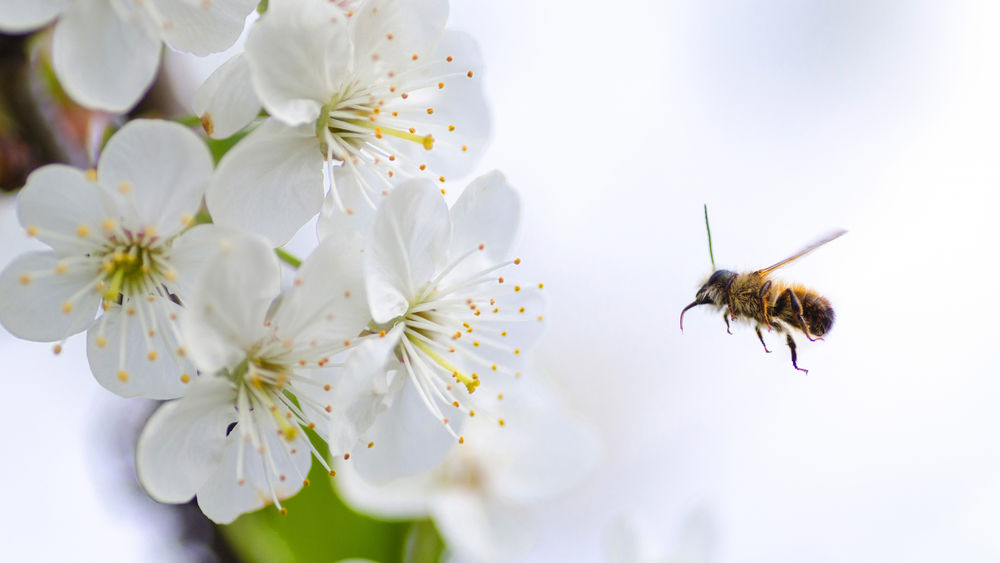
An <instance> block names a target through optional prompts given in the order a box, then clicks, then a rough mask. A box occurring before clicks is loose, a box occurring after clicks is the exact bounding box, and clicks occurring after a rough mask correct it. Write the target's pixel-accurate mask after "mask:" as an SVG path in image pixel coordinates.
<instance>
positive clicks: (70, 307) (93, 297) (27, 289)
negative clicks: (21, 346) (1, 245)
mask: <svg viewBox="0 0 1000 563" xmlns="http://www.w3.org/2000/svg"><path fill="white" fill-rule="evenodd" d="M60 264H63V265H64V266H66V265H65V263H64V261H63V259H61V258H60V257H59V256H56V255H55V254H54V253H52V252H30V253H27V254H22V255H20V256H18V257H17V258H15V259H14V260H13V261H11V263H10V264H8V265H7V267H6V268H4V270H3V272H2V273H0V295H2V296H3V299H0V324H3V326H4V327H5V328H6V329H7V330H9V331H10V332H11V334H13V335H14V336H17V337H19V338H24V339H25V340H34V341H37V342H52V341H55V340H62V339H63V338H66V337H67V336H70V335H73V334H76V333H78V332H80V331H82V330H84V329H85V328H87V327H88V326H90V323H92V322H93V321H94V316H95V315H96V314H97V306H98V304H99V303H100V301H101V294H100V292H99V291H97V290H96V289H95V285H96V282H97V272H96V269H89V268H88V267H87V266H88V265H87V264H84V265H80V264H76V265H73V266H66V269H65V271H63V270H62V269H61V268H60ZM57 268H58V269H59V270H58V271H61V272H62V273H58V272H57Z"/></svg>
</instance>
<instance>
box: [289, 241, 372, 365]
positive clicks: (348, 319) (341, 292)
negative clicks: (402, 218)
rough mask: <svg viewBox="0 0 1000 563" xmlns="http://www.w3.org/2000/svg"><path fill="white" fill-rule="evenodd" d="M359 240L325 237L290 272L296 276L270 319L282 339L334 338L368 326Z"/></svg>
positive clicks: (342, 336) (308, 340)
mask: <svg viewBox="0 0 1000 563" xmlns="http://www.w3.org/2000/svg"><path fill="white" fill-rule="evenodd" d="M362 252H364V241H363V240H362V239H361V237H360V236H359V235H357V234H355V235H353V236H349V233H344V234H343V236H341V237H336V238H329V239H327V240H325V241H323V243H321V244H320V245H319V246H318V247H316V250H314V251H313V253H312V254H310V255H309V258H307V259H306V260H305V261H304V262H303V263H302V265H301V266H300V267H299V269H298V270H297V271H296V272H295V280H294V282H293V284H292V287H291V289H289V290H288V291H287V292H286V293H285V295H284V296H283V297H282V301H281V305H280V306H279V307H278V308H277V310H276V311H275V313H274V315H273V316H272V318H271V322H272V324H274V325H275V326H276V327H277V334H278V335H279V337H281V338H282V339H291V340H294V341H296V342H300V343H301V344H302V345H303V346H305V345H307V343H308V342H311V341H315V340H319V341H333V342H339V341H341V340H345V339H352V338H354V337H355V336H357V335H358V333H360V332H361V331H362V330H364V329H365V327H367V326H368V321H369V320H370V317H369V315H368V302H367V301H366V299H365V292H364V282H363V281H362V279H361V257H362Z"/></svg>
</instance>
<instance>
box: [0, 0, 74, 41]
mask: <svg viewBox="0 0 1000 563" xmlns="http://www.w3.org/2000/svg"><path fill="white" fill-rule="evenodd" d="M67 3H69V0H0V31H3V32H4V33H22V32H25V31H31V30H34V29H38V28H39V27H42V26H43V25H45V24H47V23H49V22H50V21H52V20H53V19H55V17H56V16H58V15H59V12H61V11H62V10H63V8H64V7H65V6H66V4H67Z"/></svg>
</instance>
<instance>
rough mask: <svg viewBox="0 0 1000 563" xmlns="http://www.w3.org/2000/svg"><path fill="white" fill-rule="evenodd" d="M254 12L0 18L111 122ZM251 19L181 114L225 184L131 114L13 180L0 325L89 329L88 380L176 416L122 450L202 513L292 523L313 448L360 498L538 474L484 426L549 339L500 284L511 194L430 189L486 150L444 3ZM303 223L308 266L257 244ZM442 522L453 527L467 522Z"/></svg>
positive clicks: (531, 292) (62, 333) (17, 13)
mask: <svg viewBox="0 0 1000 563" xmlns="http://www.w3.org/2000/svg"><path fill="white" fill-rule="evenodd" d="M254 5H256V2H252V1H248V0H213V1H207V0H206V1H201V2H195V1H193V0H135V1H129V2H116V1H114V0H110V1H108V0H64V1H61V2H60V1H55V0H47V1H44V2H41V1H39V2H36V3H16V2H11V1H7V0H0V29H5V30H18V31H24V30H30V29H32V28H35V27H38V26H41V25H44V24H46V23H48V22H51V21H53V20H54V21H55V22H56V23H55V33H54V37H53V42H54V61H55V69H56V74H57V76H58V78H59V79H60V80H61V81H62V82H63V85H64V87H65V88H66V91H67V92H68V93H69V94H70V95H71V96H73V97H75V98H76V99H78V101H80V102H81V103H83V104H87V105H91V106H94V107H98V108H103V109H106V110H110V111H122V110H124V109H127V108H128V107H130V106H131V105H132V104H134V103H135V101H136V99H137V98H138V96H139V95H140V94H141V93H142V91H143V90H144V89H145V88H146V86H148V84H149V83H150V81H151V80H152V76H153V73H154V72H155V69H156V61H158V57H159V51H160V46H159V45H160V43H159V42H160V41H161V40H162V41H165V42H167V44H168V45H170V46H172V47H174V48H178V49H184V50H189V51H191V52H194V53H197V54H205V53H208V52H214V51H219V50H221V49H224V48H226V47H228V46H229V45H230V44H231V43H232V42H233V41H234V40H235V38H236V36H237V35H238V34H239V33H240V31H241V30H242V27H243V22H244V19H246V17H247V14H248V13H249V12H250V11H251V10H252V8H253V7H254ZM262 12H263V14H262V16H261V17H260V18H259V19H257V20H256V21H255V22H254V23H253V24H252V27H251V29H250V31H249V33H248V38H247V41H246V47H245V51H244V52H242V53H239V54H237V55H236V56H235V57H233V58H232V59H231V60H230V61H228V62H227V63H225V64H224V65H222V66H221V67H220V68H219V69H218V70H217V71H216V72H215V74H214V75H212V76H211V77H210V78H209V80H208V81H206V83H205V84H204V85H203V86H202V87H201V89H200V90H199V91H198V93H197V95H196V97H195V99H194V107H195V108H196V111H197V112H198V114H199V117H200V121H201V124H202V127H203V129H204V131H205V132H206V133H207V134H208V135H210V136H213V137H228V136H232V135H235V134H238V135H239V136H238V137H236V138H237V139H238V140H237V141H236V142H235V144H234V145H233V146H232V148H231V149H230V150H229V151H228V152H227V153H226V154H225V155H224V156H223V157H222V158H221V160H220V161H219V164H218V167H215V166H214V165H213V160H212V157H211V155H210V153H209V151H208V148H207V145H206V143H205V141H204V139H203V138H201V137H200V136H199V134H198V133H197V132H196V131H194V130H192V129H190V128H187V127H185V126H182V125H179V124H177V123H173V122H167V121H160V120H146V119H136V120H133V121H129V122H127V123H126V124H125V125H124V126H122V127H121V128H120V129H119V130H118V131H117V132H116V133H115V134H114V135H112V136H111V137H110V139H109V140H108V142H107V143H106V145H105V146H104V147H103V150H102V151H101V154H100V158H99V160H98V161H97V163H96V166H95V167H94V168H93V169H89V170H80V169H77V168H73V167H70V166H65V165H49V166H46V167H43V168H41V169H39V170H37V171H35V172H34V173H33V174H31V176H30V177H29V178H28V181H27V184H26V186H25V187H24V188H23V189H22V191H21V194H20V199H19V202H18V211H19V218H20V221H21V223H22V225H23V226H24V228H25V230H26V232H27V234H28V235H29V236H31V237H34V238H37V239H38V240H39V241H41V242H42V243H44V244H46V245H48V246H49V249H48V250H45V251H40V252H33V253H28V254H24V255H22V256H20V257H18V258H16V259H15V260H14V261H13V262H11V263H10V264H9V265H7V267H6V268H5V269H4V270H3V271H2V273H0V296H2V299H0V323H2V324H3V326H4V327H6V328H7V330H9V331H10V332H11V333H13V334H14V335H16V336H19V337H21V338H25V339H28V340H35V341H43V342H57V343H60V342H62V341H63V340H64V339H66V338H68V337H70V336H72V335H74V334H77V333H80V332H83V331H86V333H87V355H88V359H89V363H90V367H91V370H92V372H93V374H94V376H95V378H96V379H97V381H98V382H99V383H100V384H101V385H103V386H104V387H106V388H107V389H108V390H110V391H112V392H114V393H116V394H118V395H121V396H123V397H147V398H154V399H162V400H167V401H168V402H166V403H165V404H163V405H162V406H161V407H160V408H159V409H158V410H157V411H156V412H155V413H154V414H153V416H152V417H151V419H150V420H149V422H148V424H147V426H146V427H145V429H144V430H143V432H142V434H141V436H140V439H139V444H138V448H137V451H136V459H137V463H136V466H137V471H138V476H139V480H140V482H141V483H142V485H143V486H144V487H145V488H146V490H147V491H148V492H149V494H150V495H151V496H152V497H153V498H155V499H157V500H160V501H162V502H169V503H180V502H186V501H188V500H190V499H191V498H192V497H197V500H198V504H199V505H200V506H201V508H202V510H203V512H204V513H205V514H206V515H207V516H208V517H210V518H211V519H212V520H214V521H216V522H230V521H232V520H233V519H235V518H236V517H237V516H239V515H240V514H242V513H245V512H248V511H252V510H255V509H258V508H260V507H262V506H265V505H269V504H273V505H275V506H276V507H277V508H278V509H279V510H282V511H284V508H282V506H281V503H282V500H283V499H286V498H288V497H289V496H291V495H294V494H296V493H297V492H298V491H299V489H300V488H301V487H302V486H303V485H304V484H308V481H307V479H306V475H307V474H308V472H309V470H310V467H311V465H312V463H313V459H315V460H316V463H319V464H322V465H323V466H324V467H325V468H326V469H327V470H328V471H329V472H330V474H331V475H333V474H334V473H335V470H334V467H335V465H336V464H334V463H332V462H331V461H330V460H329V459H327V458H326V456H324V455H322V454H321V453H320V452H321V451H328V452H329V453H330V455H331V456H334V457H335V458H336V459H337V464H339V465H340V466H345V467H349V468H350V475H351V477H350V478H349V481H353V480H354V479H355V477H356V476H360V477H361V478H362V480H363V481H364V482H366V483H369V484H370V486H374V487H380V486H393V485H392V483H396V482H401V483H405V482H407V481H406V480H407V479H410V480H413V479H416V480H418V481H419V480H421V479H427V478H429V477H427V476H428V475H437V477H434V479H436V482H441V480H442V479H444V478H445V477H447V476H448V475H451V476H455V477H456V479H457V482H458V483H462V482H467V481H469V480H470V479H472V480H477V482H478V480H481V477H480V473H481V471H480V469H479V468H480V467H481V466H485V465H488V464H489V463H490V461H489V460H490V459H492V457H495V456H496V455H498V454H502V452H506V451H507V450H518V448H520V450H524V452H528V453H523V452H522V454H523V456H527V457H534V456H535V455H536V454H535V453H533V452H534V450H531V447H534V446H531V447H525V444H527V443H528V442H530V440H528V439H527V438H525V439H524V440H527V441H524V440H522V441H521V442H518V441H517V440H515V441H514V445H515V446H517V447H513V446H511V447H508V446H504V447H500V448H499V449H496V448H493V447H492V446H486V444H490V443H493V441H494V437H491V434H492V433H491V432H484V431H483V430H482V428H481V427H482V426H484V425H485V426H487V427H491V428H492V429H493V430H494V431H495V432H499V433H501V434H502V433H504V432H505V428H507V427H508V426H511V425H509V424H508V418H509V416H510V412H508V411H506V410H505V408H504V405H505V403H508V402H510V401H509V400H508V401H503V400H502V399H503V397H504V395H505V394H507V395H508V396H509V395H515V396H516V395H517V391H518V390H517V384H516V382H517V381H518V380H519V378H520V377H521V375H522V372H523V371H524V370H525V366H526V365H528V364H526V363H525V362H526V356H528V350H529V348H530V346H531V345H532V342H533V341H534V340H535V338H536V336H537V334H538V333H539V331H540V328H541V325H542V314H541V312H542V303H541V289H542V284H531V285H529V284H523V285H522V284H520V283H519V282H517V281H516V280H515V279H513V278H514V277H516V274H514V273H513V272H512V271H513V270H514V269H515V268H516V265H517V264H519V263H520V259H519V258H516V257H515V256H514V255H513V254H512V248H513V246H514V242H515V236H516V233H517V226H518V222H519V216H520V201H519V198H518V196H517V194H516V192H515V191H514V190H513V189H512V188H511V187H510V186H509V185H508V183H507V181H506V179H505V178H504V177H503V175H501V174H500V173H499V172H491V173H488V174H486V175H484V176H481V177H479V178H476V179H474V180H472V181H471V182H470V183H469V184H468V186H467V187H466V188H465V189H464V191H462V193H461V195H460V196H459V197H458V198H457V200H456V201H455V202H454V204H453V205H451V206H450V207H449V206H448V203H447V200H446V199H445V195H444V194H445V192H446V189H445V187H444V186H445V185H448V186H450V185H451V184H450V183H448V184H446V182H447V178H451V177H455V176H457V177H461V176H463V175H466V174H468V173H469V172H470V171H471V170H472V168H473V166H474V165H475V164H476V159H477V157H478V155H479V153H480V152H481V149H482V148H483V146H484V144H485V141H486V139H487V137H488V134H489V119H488V116H487V110H486V107H485V102H484V99H483V96H482V93H481V91H480V86H479V76H480V68H479V67H480V63H479V56H478V53H477V51H476V47H475V44H474V42H473V41H472V40H471V39H470V38H469V37H468V36H466V35H464V34H461V33H458V32H454V31H450V30H446V29H445V21H446V19H447V13H448V6H447V2H446V0H419V1H418V0H407V1H402V0H367V1H358V2H346V1H342V2H328V1H325V0H324V1H320V0H271V1H270V2H268V3H267V6H266V10H262ZM94 61H97V62H96V63H95V62H94ZM85 62H86V64H85ZM95 64H97V65H98V67H99V68H96V67H95V66H94V65H95ZM262 110H263V113H262ZM317 216H319V218H318V221H317V224H318V233H317V236H316V244H315V247H314V250H313V251H312V253H311V254H310V255H309V256H308V257H307V258H306V259H305V260H299V259H297V258H295V257H293V256H291V255H289V254H288V253H287V252H286V251H284V250H282V249H280V248H277V249H276V247H280V246H281V245H282V244H284V243H285V242H287V241H288V240H289V239H290V238H291V236H292V235H293V234H295V233H296V232H297V231H298V230H299V229H300V228H301V227H302V226H303V225H304V224H306V223H307V222H308V221H310V220H312V219H313V218H316V217H317ZM283 262H284V264H283ZM508 276H509V277H510V279H508ZM543 410H544V409H543ZM505 413H506V414H505ZM533 416H534V415H533ZM536 418H538V420H539V421H541V422H538V423H537V424H534V425H533V426H532V427H533V428H534V429H536V430H537V429H539V428H541V427H542V426H551V427H552V428H555V429H557V430H558V429H560V428H561V427H562V426H561V425H563V426H564V424H563V423H561V422H559V421H555V422H551V424H549V421H548V420H547V419H546V418H545V417H536ZM549 418H551V417H549ZM543 419H544V420H543ZM513 426H515V427H517V426H518V425H513ZM525 426H527V425H525ZM522 430H523V428H522ZM560 431H561V430H560ZM514 435H515V436H516V435H518V434H517V432H515V434H514ZM467 436H468V437H469V438H470V440H467ZM473 436H475V439H474V440H473V439H472V437H473ZM536 437H537V434H536ZM476 440H480V441H481V442H480V443H478V444H475V443H473V444H470V445H467V446H464V452H463V453H456V451H455V450H456V448H458V450H462V449H463V446H460V444H465V443H466V442H467V441H471V442H475V441H476ZM519 440H520V439H519ZM320 441H322V442H323V443H320ZM508 442H509V440H508ZM496 443H497V444H501V443H503V440H502V439H501V440H497V441H496ZM531 443H532V444H534V442H531ZM477 452H479V453H477ZM514 457H515V458H516V457H517V456H514ZM479 458H482V460H481V461H477V459H479ZM567 459H568V458H567ZM348 460H350V461H348ZM484 464H485V465H484ZM527 465H531V464H530V463H529V464H527ZM574 465H575V466H576V468H577V469H579V468H580V467H583V466H585V465H586V464H585V463H577V464H574ZM535 467H537V465H536V466H535ZM560 472H561V473H563V474H565V472H562V471H560ZM528 473H530V471H528ZM570 473H572V472H570ZM441 475H444V476H445V477H441ZM552 478H553V476H552V475H534V476H532V475H527V476H525V477H524V482H529V481H531V479H536V480H541V481H545V480H546V479H548V480H549V481H551V479H552ZM558 480H559V481H560V483H561V484H565V483H567V482H568V481H567V480H566V479H565V478H564V477H560V478H559V479H558ZM508 481H509V484H517V483H519V482H520V481H518V478H511V479H508ZM545 482H548V481H545ZM532 486H534V485H532ZM530 488H531V487H530V486H529V487H528V489H530ZM536 488H538V487H536ZM542 488H558V487H548V486H547V487H542ZM501 489H503V490H504V491H506V492H505V493H504V494H507V495H508V496H510V494H513V493H511V488H510V486H508V487H507V488H506V489H504V488H503V487H501ZM478 490H481V491H483V492H490V491H494V489H491V488H487V487H481V488H480V489H478ZM494 492H495V491H494ZM489 494H490V495H493V494H494V493H493V492H490V493H489ZM533 494H534V493H533ZM347 496H350V495H349V494H348V495H347ZM487 496H489V495H487ZM494 496H495V495H494ZM515 496H516V495H515ZM529 496H530V495H529ZM501 512H502V511H501ZM438 513H439V514H440V515H441V516H440V518H442V519H443V520H442V524H441V526H442V527H443V528H442V529H444V530H445V531H446V533H447V530H449V529H452V528H454V529H456V530H457V529H458V527H456V525H455V522H456V521H457V520H456V519H459V518H460V515H461V512H457V513H456V512H449V511H447V510H443V511H438V510H436V509H435V514H438ZM456 514H458V515H459V516H456ZM504 518H505V519H507V520H509V521H514V520H516V519H517V518H516V516H514V515H513V514H511V513H504ZM456 533H457V532H456ZM454 541H455V542H457V544H459V545H461V544H462V540H460V539H455V540H454ZM465 543H468V542H465ZM514 543H517V542H513V543H512V544H511V545H513V544H514Z"/></svg>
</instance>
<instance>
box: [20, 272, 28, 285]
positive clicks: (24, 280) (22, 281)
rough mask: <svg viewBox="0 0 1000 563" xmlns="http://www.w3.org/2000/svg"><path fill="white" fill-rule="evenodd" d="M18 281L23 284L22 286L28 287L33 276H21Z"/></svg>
mask: <svg viewBox="0 0 1000 563" xmlns="http://www.w3.org/2000/svg"><path fill="white" fill-rule="evenodd" d="M17 281H19V282H21V285H28V284H29V283H31V276H29V275H28V274H21V275H20V277H18V278H17Z"/></svg>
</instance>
